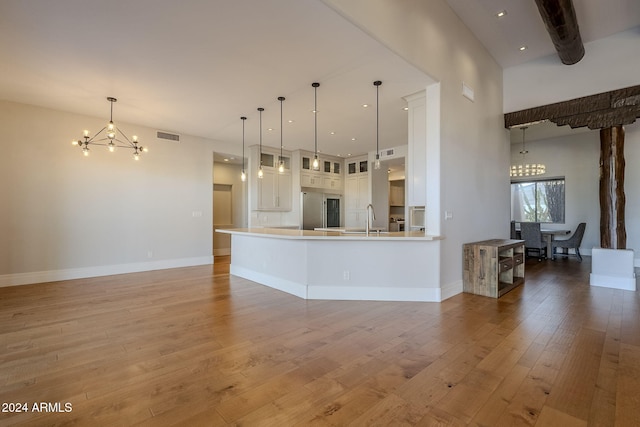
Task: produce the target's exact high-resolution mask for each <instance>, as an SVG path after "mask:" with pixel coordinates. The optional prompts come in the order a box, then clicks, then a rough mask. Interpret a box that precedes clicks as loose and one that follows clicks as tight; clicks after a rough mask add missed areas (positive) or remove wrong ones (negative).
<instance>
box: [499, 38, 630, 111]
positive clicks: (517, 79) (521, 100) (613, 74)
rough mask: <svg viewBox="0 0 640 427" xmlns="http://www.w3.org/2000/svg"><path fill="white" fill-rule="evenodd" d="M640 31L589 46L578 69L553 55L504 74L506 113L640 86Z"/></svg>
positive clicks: (509, 69)
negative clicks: (639, 84)
mask: <svg viewBox="0 0 640 427" xmlns="http://www.w3.org/2000/svg"><path fill="white" fill-rule="evenodd" d="M639 33H640V27H636V28H634V29H631V30H628V31H623V32H621V33H618V34H614V35H612V36H610V37H607V38H604V39H600V40H597V41H594V42H591V43H585V45H584V48H585V55H584V58H582V60H581V61H580V62H578V63H577V64H575V65H571V66H567V65H563V64H562V63H561V62H560V59H559V58H558V55H555V54H554V55H551V56H547V57H544V58H540V59H537V60H535V61H531V62H527V63H525V64H522V65H519V66H516V67H510V68H507V69H505V70H504V111H505V112H512V111H519V110H524V109H527V108H532V107H538V106H541V105H547V104H551V103H554V102H560V101H566V100H569V99H574V98H579V97H582V96H587V95H594V94H597V93H602V92H608V91H610V90H614V89H621V88H625V87H629V86H635V85H637V84H638V73H640V43H638V35H639Z"/></svg>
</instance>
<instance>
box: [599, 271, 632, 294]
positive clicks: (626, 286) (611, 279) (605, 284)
mask: <svg viewBox="0 0 640 427" xmlns="http://www.w3.org/2000/svg"><path fill="white" fill-rule="evenodd" d="M589 284H590V285H591V286H599V287H601V288H612V289H622V290H625V291H635V290H636V278H635V276H634V277H616V276H605V275H602V274H593V273H591V275H590V276H589Z"/></svg>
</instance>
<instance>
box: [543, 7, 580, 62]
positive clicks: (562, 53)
mask: <svg viewBox="0 0 640 427" xmlns="http://www.w3.org/2000/svg"><path fill="white" fill-rule="evenodd" d="M536 5H537V6H538V11H539V12H540V16H541V17H542V21H543V22H544V25H545V27H546V28H547V32H548V33H549V36H550V37H551V41H552V42H553V45H554V46H555V48H556V51H557V52H558V56H559V57H560V60H561V61H562V63H563V64H566V65H573V64H575V63H577V62H578V61H580V60H581V59H582V57H583V56H584V45H583V44H582V37H580V29H579V27H578V20H577V18H576V11H575V9H574V8H573V2H572V0H536Z"/></svg>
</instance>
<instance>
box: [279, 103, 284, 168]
mask: <svg viewBox="0 0 640 427" xmlns="http://www.w3.org/2000/svg"><path fill="white" fill-rule="evenodd" d="M284 100H285V98H284V96H279V97H278V101H280V161H281V162H284V157H283V156H282V101H284Z"/></svg>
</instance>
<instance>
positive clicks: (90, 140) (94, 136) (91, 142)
mask: <svg viewBox="0 0 640 427" xmlns="http://www.w3.org/2000/svg"><path fill="white" fill-rule="evenodd" d="M105 129H107V127H106V126H105V127H103V128H102V129H100V130H99V131H98V133H96V134H95V135H93V136H92V137H91V138H89V139H87V138H85V140H84V141H80V142H82V143H83V144H84V143H85V142H86V143H87V144H93V141H94V140H95V139H96V138H97V137H98V135H100V134H101V133H102V132H104V131H105ZM98 141H102V140H101V139H98Z"/></svg>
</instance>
